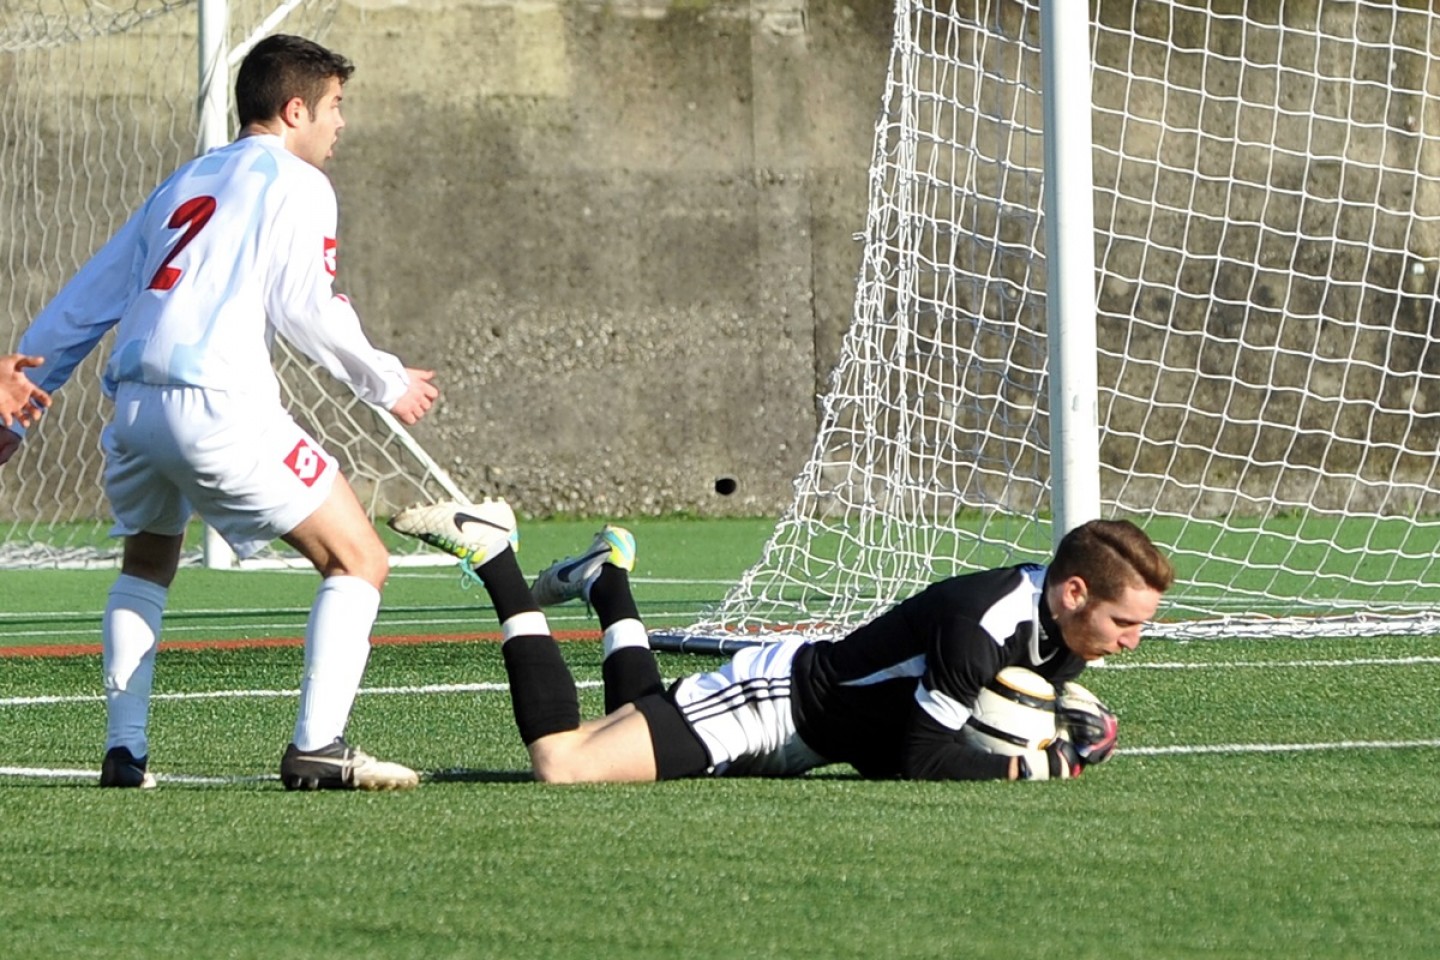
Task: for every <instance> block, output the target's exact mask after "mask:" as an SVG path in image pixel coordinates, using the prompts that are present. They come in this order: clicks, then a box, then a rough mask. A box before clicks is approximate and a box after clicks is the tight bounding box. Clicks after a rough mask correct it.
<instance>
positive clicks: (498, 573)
mask: <svg viewBox="0 0 1440 960" xmlns="http://www.w3.org/2000/svg"><path fill="white" fill-rule="evenodd" d="M475 575H476V576H477V577H479V578H480V582H482V583H484V584H485V590H486V592H487V593H489V594H490V602H491V603H493V604H495V616H496V617H497V618H498V619H499V621H500V622H501V623H504V622H505V621H506V620H509V619H510V618H511V617H513V616H515V614H517V613H533V612H535V611H538V610H539V609H540V605H539V604H537V603H536V602H535V597H534V595H533V594H531V593H530V585H529V584H528V583H526V582H525V575H524V574H523V573H521V572H520V562H519V561H518V560H516V559H515V551H514V550H502V551H500V553H498V554H496V555H495V556H493V557H491V558H490V559H489V560H486V561H485V562H484V563H482V564H481V565H480V566H478V567H476V568H475Z"/></svg>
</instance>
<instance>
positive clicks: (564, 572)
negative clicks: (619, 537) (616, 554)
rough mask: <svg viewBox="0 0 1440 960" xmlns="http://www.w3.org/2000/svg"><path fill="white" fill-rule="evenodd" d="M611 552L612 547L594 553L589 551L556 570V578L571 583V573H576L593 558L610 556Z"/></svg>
mask: <svg viewBox="0 0 1440 960" xmlns="http://www.w3.org/2000/svg"><path fill="white" fill-rule="evenodd" d="M609 554H610V548H609V547H606V548H605V549H604V550H596V551H595V552H594V553H588V554H586V555H585V556H583V557H580V558H579V559H578V560H572V561H570V562H569V563H567V564H565V566H563V567H561V568H559V569H558V570H556V571H555V578H556V579H557V580H559V581H560V582H561V583H569V582H570V574H572V573H574V572H575V571H576V570H578V569H579V568H581V567H583V566H585V564H587V563H589V562H590V561H591V560H594V559H595V558H596V557H604V556H608V555H609Z"/></svg>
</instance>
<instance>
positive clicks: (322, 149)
mask: <svg viewBox="0 0 1440 960" xmlns="http://www.w3.org/2000/svg"><path fill="white" fill-rule="evenodd" d="M343 94H344V88H343V87H342V86H341V85H340V78H339V77H331V78H330V80H329V82H328V83H327V85H326V88H325V95H324V96H322V97H321V98H320V99H319V101H317V102H316V104H315V115H314V116H313V117H312V116H311V115H310V111H309V110H301V111H300V114H299V117H298V118H297V122H296V126H295V137H294V140H293V143H294V153H295V155H296V156H298V157H299V158H300V159H301V160H304V161H305V162H306V163H309V164H311V165H312V166H316V167H319V168H320V169H322V170H323V169H325V164H326V162H327V161H328V160H329V159H330V158H331V157H333V156H334V155H335V142H336V141H337V140H339V139H340V131H341V130H343V129H345V118H344V117H343V116H341V114H340V101H341V99H342V97H343Z"/></svg>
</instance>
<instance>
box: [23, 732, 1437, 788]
mask: <svg viewBox="0 0 1440 960" xmlns="http://www.w3.org/2000/svg"><path fill="white" fill-rule="evenodd" d="M1421 747H1425V748H1434V747H1440V740H1339V741H1335V742H1333V743H1214V744H1176V745H1174V746H1164V747H1126V748H1125V749H1124V750H1122V751H1121V752H1119V753H1117V754H1116V755H1115V756H1116V758H1118V759H1124V758H1125V757H1178V756H1199V755H1201V754H1245V753H1316V752H1320V751H1338V750H1410V749H1418V748H1421ZM1111 762H1112V763H1113V762H1114V761H1113V760H1112V761H1111ZM472 772H479V771H471V770H466V769H463V768H455V769H451V770H444V771H440V773H442V774H445V775H448V776H453V775H456V774H465V773H472ZM99 776H100V771H99V770H82V769H78V768H74V767H0V779H4V778H16V779H27V780H95V779H97V778H98V777H99ZM421 776H422V778H424V776H425V775H424V774H422V775H421ZM279 779H280V778H279V777H278V776H276V775H274V774H259V775H253V776H232V777H202V776H195V775H192V774H185V773H156V774H155V780H156V782H157V783H162V784H164V783H174V784H189V785H199V786H228V785H232V784H247V783H267V782H271V781H275V780H279Z"/></svg>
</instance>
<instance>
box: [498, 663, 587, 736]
mask: <svg viewBox="0 0 1440 960" xmlns="http://www.w3.org/2000/svg"><path fill="white" fill-rule="evenodd" d="M500 652H501V653H502V654H503V655H504V657H505V672H506V673H507V674H508V675H509V677H510V705H511V707H512V708H513V709H514V711H515V726H516V727H518V728H519V729H520V739H521V740H522V741H523V742H524V743H525V745H526V746H529V745H530V744H532V743H534V742H535V741H536V740H539V739H540V738H541V737H545V736H549V735H550V734H552V733H562V732H564V731H566V730H574V729H575V728H576V727H578V726H580V695H579V693H577V692H576V689H575V678H574V677H573V676H571V674H570V668H569V667H568V666H566V665H565V658H564V657H562V656H561V655H560V645H559V644H557V643H556V642H555V639H554V638H553V637H534V636H521V637H511V638H510V639H509V640H506V641H505V642H504V643H503V644H501V645H500Z"/></svg>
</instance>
